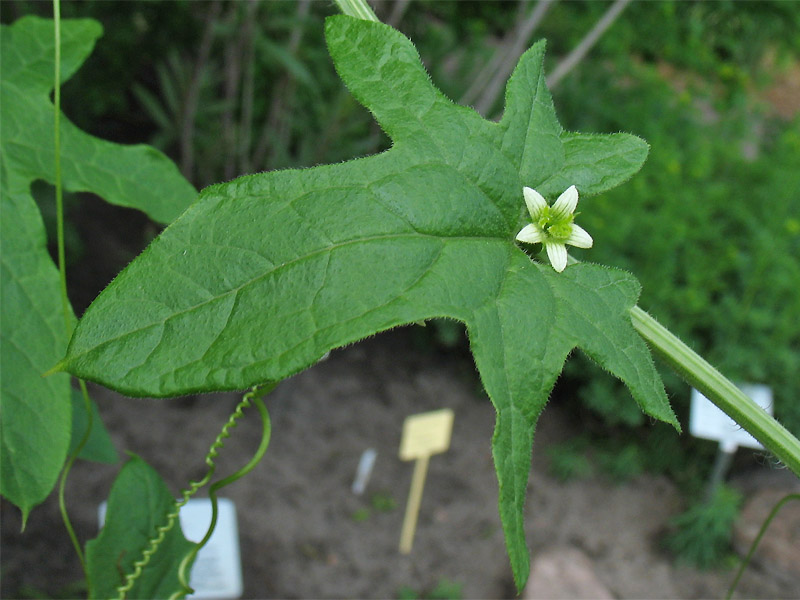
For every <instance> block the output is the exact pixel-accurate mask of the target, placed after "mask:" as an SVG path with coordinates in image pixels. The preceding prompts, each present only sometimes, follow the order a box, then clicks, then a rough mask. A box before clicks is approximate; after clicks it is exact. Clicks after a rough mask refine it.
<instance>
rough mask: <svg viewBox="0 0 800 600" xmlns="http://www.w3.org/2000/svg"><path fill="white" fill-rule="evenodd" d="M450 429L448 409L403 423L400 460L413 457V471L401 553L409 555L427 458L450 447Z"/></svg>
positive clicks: (451, 413) (450, 411)
mask: <svg viewBox="0 0 800 600" xmlns="http://www.w3.org/2000/svg"><path fill="white" fill-rule="evenodd" d="M452 431H453V411H452V410H450V409H449V408H443V409H442V410H435V411H431V412H427V413H421V414H418V415H413V416H411V417H408V418H407V419H406V420H405V422H404V423H403V438H402V440H401V441H400V459H401V460H414V459H416V461H417V462H416V464H415V465H414V474H413V475H412V477H411V489H410V490H409V492H408V502H407V503H406V514H405V517H404V518H403V529H402V532H401V533H400V552H401V554H410V553H411V547H412V546H413V544H414V532H415V531H416V529H417V515H419V505H420V502H421V501H422V490H423V488H424V487H425V476H426V475H427V473H428V460H429V459H430V457H431V455H432V454H439V453H440V452H444V451H445V450H447V449H448V448H449V447H450V433H451V432H452Z"/></svg>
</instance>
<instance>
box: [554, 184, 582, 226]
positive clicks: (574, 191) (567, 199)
mask: <svg viewBox="0 0 800 600" xmlns="http://www.w3.org/2000/svg"><path fill="white" fill-rule="evenodd" d="M576 206H578V188H576V187H575V186H574V185H571V186H569V187H568V188H567V189H566V190H565V191H564V193H563V194H561V195H560V196H559V197H558V200H556V203H555V204H553V214H554V216H555V217H556V218H561V219H563V218H564V217H568V216H570V215H571V214H572V213H574V212H575V207H576Z"/></svg>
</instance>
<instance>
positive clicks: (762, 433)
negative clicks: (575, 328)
mask: <svg viewBox="0 0 800 600" xmlns="http://www.w3.org/2000/svg"><path fill="white" fill-rule="evenodd" d="M631 321H632V323H633V326H634V328H635V329H636V331H638V332H639V334H640V335H641V336H642V337H643V338H644V339H645V340H647V342H648V343H649V344H650V345H651V346H652V347H653V348H654V349H655V350H656V351H657V352H658V354H659V356H661V358H663V359H664V360H665V361H666V362H667V363H668V364H669V365H670V366H671V367H672V368H673V369H675V371H676V372H677V373H678V374H679V375H681V376H682V377H683V378H684V379H685V380H686V381H687V382H689V383H690V384H691V385H692V386H694V387H695V388H696V389H697V390H698V391H699V392H700V393H701V394H703V395H704V396H706V397H707V398H708V399H709V400H711V401H712V402H713V403H714V404H716V405H717V406H718V407H719V408H720V409H722V410H723V411H724V412H725V413H727V414H728V415H729V416H730V417H731V418H732V419H733V420H734V421H736V422H737V423H738V424H739V425H741V426H742V427H743V428H744V429H745V430H746V431H747V432H749V433H750V434H751V435H752V436H753V437H754V438H756V439H757V440H758V441H759V442H761V443H762V444H763V445H764V447H765V448H767V449H769V450H770V451H771V452H772V453H773V454H774V455H775V456H776V457H778V459H779V460H781V461H782V462H783V464H785V465H786V466H787V467H789V468H790V469H791V470H792V471H793V472H794V473H795V474H796V475H798V476H800V440H798V439H797V438H796V437H795V436H793V435H792V434H791V433H790V432H789V431H788V430H787V429H786V428H785V427H783V425H781V424H780V423H778V422H777V421H776V420H775V419H773V418H772V417H771V416H770V415H769V414H768V413H767V412H766V411H764V410H763V409H762V408H761V407H760V406H759V405H758V404H756V403H755V402H754V401H753V400H751V399H750V398H749V397H748V396H746V395H745V394H744V393H743V392H742V391H741V390H740V389H739V388H737V387H736V386H735V385H734V384H733V383H731V381H730V380H728V379H727V378H726V377H725V376H724V375H722V374H721V373H720V372H719V371H717V370H716V369H715V368H714V367H712V366H711V365H710V364H709V363H708V362H707V361H706V360H704V359H703V358H702V357H701V356H700V355H698V354H697V353H696V352H694V351H693V350H692V349H691V348H689V347H688V346H687V345H686V344H684V343H683V342H682V341H680V340H679V339H678V338H677V337H676V336H675V335H673V334H672V333H671V332H670V331H669V330H668V329H666V328H665V327H664V326H662V325H660V324H659V323H658V322H657V321H656V320H655V319H654V318H653V317H651V316H650V315H648V314H647V313H646V312H645V311H643V310H642V309H641V308H639V307H638V306H634V307H633V308H632V309H631Z"/></svg>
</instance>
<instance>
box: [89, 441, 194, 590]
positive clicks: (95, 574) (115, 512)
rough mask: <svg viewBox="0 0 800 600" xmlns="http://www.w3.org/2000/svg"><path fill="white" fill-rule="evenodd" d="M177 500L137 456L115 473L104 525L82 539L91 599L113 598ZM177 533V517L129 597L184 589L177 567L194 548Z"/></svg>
mask: <svg viewBox="0 0 800 600" xmlns="http://www.w3.org/2000/svg"><path fill="white" fill-rule="evenodd" d="M173 509H175V499H174V498H173V497H172V495H171V494H170V492H169V490H168V489H167V486H166V485H165V484H164V481H163V480H162V479H161V477H159V475H158V473H156V471H155V470H153V468H152V467H150V466H149V465H147V463H145V462H144V461H143V460H142V459H140V458H139V457H137V456H131V459H130V460H129V461H128V462H127V463H125V466H124V467H122V470H121V471H120V473H119V475H117V478H116V480H115V481H114V485H113V487H112V488H111V494H110V495H109V498H108V508H107V510H106V524H105V526H104V527H103V529H102V530H101V531H100V535H98V536H97V537H96V538H95V539H93V540H90V541H88V542H87V543H86V563H87V569H88V571H89V581H90V587H89V597H90V598H116V597H117V596H118V593H117V588H118V587H120V586H121V585H123V584H124V583H125V575H127V574H128V573H131V572H132V571H133V569H134V566H133V565H134V562H136V561H138V560H140V559H141V557H142V552H143V551H144V550H146V549H148V548H149V547H150V546H149V544H150V540H151V539H152V538H154V537H156V536H157V535H158V528H159V527H163V526H166V524H167V515H168V514H169V513H170V512H172V511H173ZM194 546H195V544H193V543H192V542H189V541H188V540H187V539H186V538H185V537H184V536H183V532H182V531H181V527H180V521H179V519H177V518H176V519H175V522H174V525H173V527H172V528H171V529H169V530H168V531H167V532H166V534H165V535H164V539H163V541H162V542H161V544H160V545H159V546H158V550H157V551H156V553H155V554H154V555H153V556H152V558H151V560H150V561H149V562H148V564H147V565H146V566H145V567H144V569H143V570H142V574H141V576H140V577H139V578H138V579H137V580H136V583H135V584H134V587H133V588H132V589H131V590H130V591H129V592H128V594H127V597H128V598H169V597H170V596H171V595H172V594H173V593H174V592H179V591H181V590H182V587H181V585H180V583H179V581H178V567H179V565H180V563H181V561H182V560H183V559H184V557H186V555H187V554H189V552H191V550H192V549H193V548H194Z"/></svg>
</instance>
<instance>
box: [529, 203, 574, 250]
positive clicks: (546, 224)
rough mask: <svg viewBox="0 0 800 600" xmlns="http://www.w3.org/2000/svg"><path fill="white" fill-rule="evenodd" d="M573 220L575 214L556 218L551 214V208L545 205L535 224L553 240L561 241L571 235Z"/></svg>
mask: <svg viewBox="0 0 800 600" xmlns="http://www.w3.org/2000/svg"><path fill="white" fill-rule="evenodd" d="M574 220H575V215H568V216H567V217H562V218H558V217H557V216H556V215H554V214H553V211H552V210H551V208H550V207H549V206H546V207H545V208H544V210H542V213H541V215H540V216H539V219H538V221H537V222H536V224H537V225H538V226H539V229H541V230H542V231H543V232H544V233H545V234H547V236H549V237H550V238H552V239H553V240H555V241H558V242H562V241H564V240H566V239H568V238H569V236H570V235H572V222H573V221H574Z"/></svg>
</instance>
